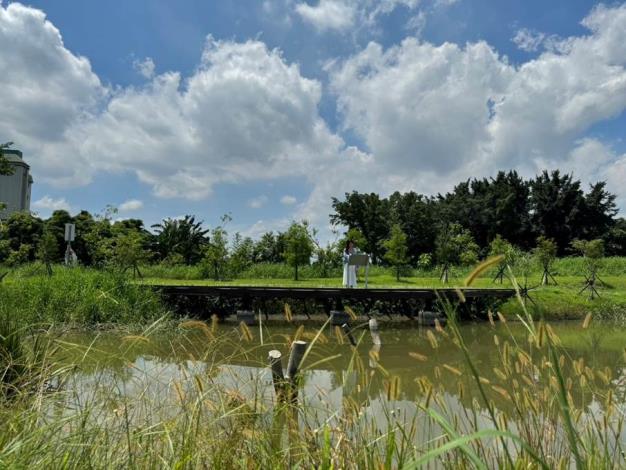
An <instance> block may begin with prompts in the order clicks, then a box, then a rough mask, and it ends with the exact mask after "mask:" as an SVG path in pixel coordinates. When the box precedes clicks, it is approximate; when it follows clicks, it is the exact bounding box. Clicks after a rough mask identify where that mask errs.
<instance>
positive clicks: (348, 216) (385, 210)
mask: <svg viewBox="0 0 626 470" xmlns="http://www.w3.org/2000/svg"><path fill="white" fill-rule="evenodd" d="M332 206H333V209H334V211H335V213H334V214H331V216H330V220H331V222H332V223H333V224H336V225H340V224H341V225H345V226H347V227H348V228H356V229H358V230H359V231H360V232H361V233H362V234H363V236H364V237H365V242H366V243H365V246H363V247H361V248H362V249H363V250H364V251H365V252H367V253H369V254H370V255H371V256H372V258H373V260H374V261H380V260H381V259H382V255H383V249H382V245H381V242H382V241H383V240H385V239H387V237H388V236H389V230H390V229H391V227H390V223H389V220H390V215H391V214H390V205H389V201H388V200H387V199H381V198H380V196H379V195H378V194H375V193H370V194H361V193H358V192H356V191H354V192H352V193H346V194H345V200H344V201H340V200H339V199H337V198H333V199H332Z"/></svg>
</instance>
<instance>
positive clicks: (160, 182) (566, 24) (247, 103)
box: [0, 0, 626, 236]
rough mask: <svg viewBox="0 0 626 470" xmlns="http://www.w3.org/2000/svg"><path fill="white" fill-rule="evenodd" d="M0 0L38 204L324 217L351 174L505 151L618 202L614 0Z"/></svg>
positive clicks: (472, 165)
mask: <svg viewBox="0 0 626 470" xmlns="http://www.w3.org/2000/svg"><path fill="white" fill-rule="evenodd" d="M0 5H1V6H0V9H1V10H0V66H4V67H5V70H10V72H9V74H8V75H7V74H3V75H2V76H0V102H3V103H4V107H5V108H8V109H9V113H3V114H4V117H0V140H2V141H8V140H12V141H14V142H15V143H16V147H18V148H20V149H22V150H24V154H25V159H26V160H27V161H28V162H29V163H30V164H31V166H32V172H33V174H34V177H35V185H34V187H33V198H32V199H33V201H35V203H34V205H33V209H34V210H35V211H37V212H39V213H40V214H41V215H44V216H46V215H48V214H49V213H50V212H51V211H52V210H53V209H54V208H69V209H70V211H71V212H76V211H78V210H79V209H87V210H89V211H92V212H99V211H100V210H102V209H103V208H104V207H105V206H106V205H108V204H112V205H115V206H118V207H120V217H140V218H144V219H145V220H146V221H147V222H148V223H149V224H150V223H155V222H157V221H158V220H160V219H161V218H164V217H177V216H181V215H184V214H187V213H191V214H196V215H197V216H198V217H199V218H200V219H204V220H205V222H206V223H207V225H209V226H211V225H213V224H216V223H217V222H218V221H219V217H220V215H222V214H224V213H231V215H232V217H233V222H232V223H231V229H232V230H240V231H242V232H243V233H245V234H250V235H253V236H255V235H258V234H259V233H261V232H262V231H264V230H271V229H274V230H275V229H281V228H284V227H285V226H286V225H287V224H288V223H289V221H290V220H292V219H294V218H307V219H310V220H311V221H312V222H313V223H314V224H315V225H318V226H320V227H321V228H322V231H323V232H324V231H327V225H328V214H329V213H330V212H331V208H330V198H331V197H332V196H341V195H342V194H343V193H344V192H346V191H351V190H353V189H355V190H360V191H370V190H371V191H378V192H381V193H383V194H387V193H390V192H392V191H394V190H415V191H418V192H424V193H431V194H432V193H436V192H439V191H446V190H448V189H450V188H451V186H452V185H453V184H454V183H456V182H458V181H459V180H461V179H464V178H469V177H474V176H489V175H492V174H494V173H495V172H496V171H497V170H499V169H509V168H515V169H518V170H519V171H520V172H522V173H523V174H524V175H526V176H531V175H533V174H536V173H537V172H538V171H541V170H542V169H544V168H548V169H549V168H561V169H563V170H565V171H571V172H574V174H575V175H576V176H578V177H580V178H581V179H583V180H585V181H595V180H598V179H605V180H607V181H608V183H609V187H610V189H611V190H612V191H614V192H616V193H617V194H618V196H619V203H620V205H621V207H625V202H626V194H624V190H623V189H622V188H621V186H622V184H621V182H622V181H623V178H626V144H625V143H624V141H623V135H624V130H625V129H626V115H625V113H624V109H626V70H625V67H626V53H625V52H624V49H625V48H624V47H623V44H625V43H626V6H625V5H623V4H620V3H611V4H610V5H606V6H605V5H601V4H600V5H598V4H596V3H595V2H588V1H578V0H576V1H572V0H569V1H564V0H563V1H560V0H559V1H551V2H540V1H505V2H493V1H489V2H488V1H484V0H473V1H469V0H419V1H418V0H381V1H373V0H308V1H306V2H305V1H304V0H265V1H251V0H246V1H244V0H242V1H236V2H226V1H218V2H206V1H200V0H197V1H178V2H171V1H159V0H136V1H132V2H128V1H116V0H109V1H107V2H96V1H78V0H74V1H71V0H55V1H32V2H29V3H26V4H21V3H17V2H7V1H4V2H3V3H0ZM3 44H4V46H3ZM620 44H621V45H622V46H620ZM2 89H4V90H5V92H3V91H1V90H2ZM3 93H4V94H3ZM8 115H10V117H8Z"/></svg>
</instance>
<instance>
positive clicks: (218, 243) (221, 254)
mask: <svg viewBox="0 0 626 470" xmlns="http://www.w3.org/2000/svg"><path fill="white" fill-rule="evenodd" d="M203 263H204V265H205V269H204V274H205V275H210V276H211V277H212V278H213V279H215V280H220V279H223V278H224V277H225V276H226V268H227V263H228V233H227V232H226V230H225V229H224V228H223V227H221V226H218V227H215V228H214V229H213V230H212V231H211V239H210V241H209V242H208V243H207V244H206V246H205V249H204V259H203Z"/></svg>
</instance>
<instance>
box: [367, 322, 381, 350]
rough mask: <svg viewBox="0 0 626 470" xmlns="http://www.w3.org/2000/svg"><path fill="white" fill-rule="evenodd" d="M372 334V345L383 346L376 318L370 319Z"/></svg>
mask: <svg viewBox="0 0 626 470" xmlns="http://www.w3.org/2000/svg"><path fill="white" fill-rule="evenodd" d="M369 327H370V334H371V335H372V343H374V344H378V345H380V344H383V342H382V341H381V340H380V333H378V320H376V319H375V318H370V321H369Z"/></svg>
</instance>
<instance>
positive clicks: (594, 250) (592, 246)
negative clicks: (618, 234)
mask: <svg viewBox="0 0 626 470" xmlns="http://www.w3.org/2000/svg"><path fill="white" fill-rule="evenodd" d="M572 248H573V249H574V250H576V251H578V252H579V253H580V254H581V255H582V256H583V259H584V261H585V270H586V271H587V272H586V274H585V286H584V287H583V289H582V290H581V291H580V292H581V293H582V292H584V291H585V290H589V295H590V297H591V298H592V299H593V298H594V295H597V296H598V297H599V296H600V294H598V291H597V290H596V285H597V283H598V281H599V280H600V279H599V278H598V270H599V269H600V266H601V264H602V258H604V240H602V239H595V240H574V241H573V242H572ZM600 282H602V281H601V280H600Z"/></svg>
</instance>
